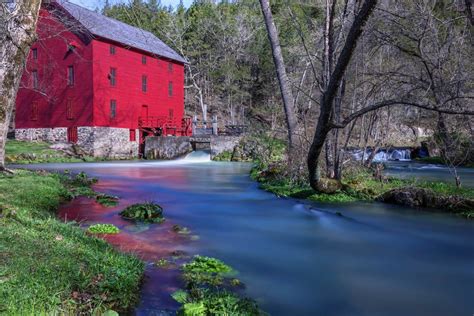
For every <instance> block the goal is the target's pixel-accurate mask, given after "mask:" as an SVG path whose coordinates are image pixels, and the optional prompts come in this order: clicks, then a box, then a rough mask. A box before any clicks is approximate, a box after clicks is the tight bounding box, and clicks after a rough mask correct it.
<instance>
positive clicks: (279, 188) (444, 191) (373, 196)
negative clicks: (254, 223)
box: [251, 164, 474, 218]
mask: <svg viewBox="0 0 474 316" xmlns="http://www.w3.org/2000/svg"><path fill="white" fill-rule="evenodd" d="M275 172H278V171H277V170H276V171H275V170H273V171H271V170H270V171H269V169H262V165H261V164H256V166H255V167H254V168H253V169H252V172H251V176H252V178H253V179H254V180H256V181H258V182H259V183H260V186H261V188H262V189H264V190H266V191H269V192H272V193H275V194H276V195H278V196H283V197H292V198H300V199H308V200H311V201H317V202H354V201H375V200H377V199H378V198H379V197H380V196H382V195H383V194H384V193H386V192H388V191H391V190H394V189H403V188H421V189H426V190H429V191H430V192H434V193H435V194H436V195H437V196H444V197H450V196H451V197H452V196H456V197H460V198H465V199H471V200H472V199H474V189H472V188H457V187H456V186H455V185H453V184H450V183H446V182H433V181H420V180H415V179H398V178H393V177H387V178H385V179H384V180H383V181H379V180H377V179H375V178H374V177H373V175H372V174H371V173H370V172H368V170H358V171H352V172H348V173H346V175H345V177H344V178H343V180H342V184H343V186H342V187H343V188H342V189H341V190H339V191H338V192H336V193H334V194H326V193H317V192H315V191H314V190H313V189H312V188H311V187H310V186H309V185H307V184H299V183H294V182H291V181H290V180H289V179H287V178H285V177H281V176H278V175H277V174H275ZM452 211H454V212H456V208H455V206H453V209H452ZM459 213H460V214H461V215H463V216H465V217H467V218H474V210H472V211H467V212H466V211H462V212H459Z"/></svg>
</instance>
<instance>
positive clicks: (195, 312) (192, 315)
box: [183, 302, 206, 316]
mask: <svg viewBox="0 0 474 316" xmlns="http://www.w3.org/2000/svg"><path fill="white" fill-rule="evenodd" d="M183 312H184V315H185V316H206V306H204V303H203V302H198V303H186V304H184V305H183Z"/></svg>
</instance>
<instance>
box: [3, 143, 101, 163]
mask: <svg viewBox="0 0 474 316" xmlns="http://www.w3.org/2000/svg"><path fill="white" fill-rule="evenodd" d="M50 145H51V144H49V143H46V142H26V141H18V140H8V141H7V144H6V146H5V153H6V156H5V161H6V162H7V163H10V164H28V163H46V162H84V161H97V160H98V159H97V158H94V157H90V156H87V155H78V154H74V153H67V152H65V151H61V150H56V149H51V148H50Z"/></svg>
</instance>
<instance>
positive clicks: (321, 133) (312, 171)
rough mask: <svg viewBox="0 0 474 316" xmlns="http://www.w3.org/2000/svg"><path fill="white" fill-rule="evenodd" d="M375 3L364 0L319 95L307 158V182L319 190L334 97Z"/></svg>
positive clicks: (371, 0) (374, 0) (330, 126)
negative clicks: (321, 162)
mask: <svg viewBox="0 0 474 316" xmlns="http://www.w3.org/2000/svg"><path fill="white" fill-rule="evenodd" d="M376 4H377V0H365V1H364V3H363V5H362V7H361V9H360V11H359V13H358V14H357V15H356V17H355V18H354V22H353V23H352V25H351V28H350V30H349V33H348V35H347V38H346V41H345V43H344V47H343V49H342V51H341V54H340V55H339V57H338V60H337V63H336V66H335V67H334V71H333V72H332V73H331V78H330V80H329V83H328V85H327V88H326V89H325V90H324V92H323V94H322V95H321V101H320V114H319V118H318V122H317V125H316V130H315V133H314V138H313V142H312V144H311V147H310V149H309V153H308V159H307V165H308V172H309V183H310V185H311V187H312V188H313V189H314V190H316V191H321V185H322V183H321V176H320V171H319V157H320V155H321V151H322V149H323V146H324V142H325V140H326V137H327V135H328V133H329V132H330V131H331V129H332V122H331V113H332V111H333V107H334V98H335V97H336V93H337V91H338V88H339V86H340V84H341V81H342V78H343V77H344V74H345V72H346V69H347V66H348V65H349V62H350V61H351V58H352V54H353V52H354V49H355V48H356V46H357V41H358V40H359V37H360V35H361V34H362V31H363V27H364V25H365V22H366V21H367V20H368V18H369V17H370V15H371V14H372V11H373V9H374V8H375V5H376Z"/></svg>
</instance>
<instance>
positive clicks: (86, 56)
mask: <svg viewBox="0 0 474 316" xmlns="http://www.w3.org/2000/svg"><path fill="white" fill-rule="evenodd" d="M51 34H56V36H51ZM38 38H39V40H38V41H37V42H36V43H35V44H33V47H32V49H31V50H30V55H29V57H28V61H27V66H26V70H25V71H24V73H23V77H22V82H21V85H20V89H19V92H18V95H17V102H16V127H17V128H40V127H69V126H91V125H92V49H91V45H85V44H83V43H82V42H81V40H80V39H79V38H78V37H77V36H75V35H74V34H72V33H71V32H68V31H67V30H66V29H65V27H64V26H63V25H62V24H61V23H59V22H58V21H57V20H56V19H55V18H53V17H52V16H51V14H50V13H49V12H48V11H46V10H44V9H42V10H41V11H40V18H39V21H38ZM72 42H75V43H79V45H78V47H77V48H75V50H74V52H71V51H70V49H69V43H72ZM35 57H36V58H35ZM69 66H74V86H68V85H67V84H68V67H69ZM33 71H37V73H36V75H33ZM33 76H37V88H36V89H34V88H33V86H32V85H31V84H28V83H33V82H34V81H35V79H33ZM68 100H71V101H72V102H73V104H75V105H77V111H76V112H75V117H74V120H70V119H68V117H67V103H68ZM32 102H37V106H38V119H37V120H30V108H31V103H32Z"/></svg>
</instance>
